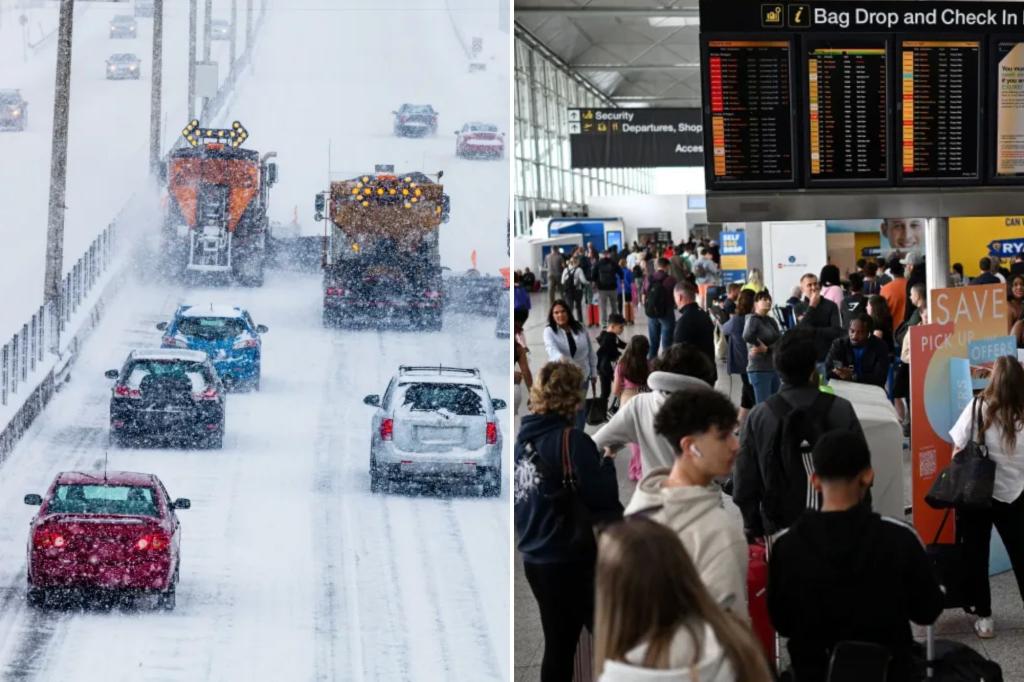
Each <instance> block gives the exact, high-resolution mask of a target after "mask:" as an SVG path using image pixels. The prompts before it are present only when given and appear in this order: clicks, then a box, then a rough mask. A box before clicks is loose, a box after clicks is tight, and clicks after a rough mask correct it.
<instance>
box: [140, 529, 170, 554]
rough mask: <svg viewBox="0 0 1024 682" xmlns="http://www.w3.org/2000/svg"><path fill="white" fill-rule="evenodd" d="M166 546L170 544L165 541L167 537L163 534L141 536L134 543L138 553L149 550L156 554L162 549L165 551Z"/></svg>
mask: <svg viewBox="0 0 1024 682" xmlns="http://www.w3.org/2000/svg"><path fill="white" fill-rule="evenodd" d="M168 544H170V543H169V542H168V541H167V536H166V535H164V534H163V533H150V534H148V535H143V536H142V537H141V538H139V539H138V540H136V541H135V549H137V550H139V551H140V552H145V551H150V550H151V551H154V552H158V551H160V550H162V549H167V545H168Z"/></svg>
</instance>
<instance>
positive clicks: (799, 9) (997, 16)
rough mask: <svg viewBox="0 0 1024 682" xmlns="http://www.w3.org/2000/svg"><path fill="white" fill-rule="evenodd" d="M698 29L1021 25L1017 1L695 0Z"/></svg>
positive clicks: (913, 29) (919, 29) (910, 29)
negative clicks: (698, 21)
mask: <svg viewBox="0 0 1024 682" xmlns="http://www.w3.org/2000/svg"><path fill="white" fill-rule="evenodd" d="M700 30H701V33H714V32H725V33H737V32H741V33H754V32H756V33H762V34H770V33H772V32H778V31H787V32H789V31H792V32H794V33H796V32H806V31H827V32H829V33H835V32H843V33H848V32H868V33H935V32H944V33H949V32H955V33H998V32H1014V31H1021V30H1024V3H1020V2H932V1H929V2H918V1H917V0H903V1H902V2H873V1H871V0H867V1H863V2H851V1H850V0H829V1H826V2H788V1H787V2H743V3H739V2H722V0H701V2H700Z"/></svg>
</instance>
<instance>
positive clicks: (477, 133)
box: [455, 123, 505, 159]
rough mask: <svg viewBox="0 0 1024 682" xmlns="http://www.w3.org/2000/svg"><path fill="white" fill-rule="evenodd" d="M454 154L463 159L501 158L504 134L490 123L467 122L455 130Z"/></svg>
mask: <svg viewBox="0 0 1024 682" xmlns="http://www.w3.org/2000/svg"><path fill="white" fill-rule="evenodd" d="M455 155H456V156H461V157H462V158H464V159H469V158H486V159H501V158H502V157H504V156H505V134H504V133H499V132H498V126H495V125H491V124H490V123H467V124H466V125H464V126H462V130H456V131H455Z"/></svg>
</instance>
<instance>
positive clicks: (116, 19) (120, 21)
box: [114, 14, 135, 24]
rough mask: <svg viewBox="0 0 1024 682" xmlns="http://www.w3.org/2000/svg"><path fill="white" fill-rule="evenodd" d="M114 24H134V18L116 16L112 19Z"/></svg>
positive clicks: (125, 15)
mask: <svg viewBox="0 0 1024 682" xmlns="http://www.w3.org/2000/svg"><path fill="white" fill-rule="evenodd" d="M114 23H115V24H134V23H135V17H130V16H128V15H127V14H118V15H117V16H116V17H114Z"/></svg>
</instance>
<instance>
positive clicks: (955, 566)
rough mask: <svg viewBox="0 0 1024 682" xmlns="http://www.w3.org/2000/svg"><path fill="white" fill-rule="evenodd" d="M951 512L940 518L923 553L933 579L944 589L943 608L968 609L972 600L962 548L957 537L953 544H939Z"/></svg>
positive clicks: (947, 511) (964, 554) (971, 605)
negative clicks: (932, 537) (928, 562)
mask: <svg viewBox="0 0 1024 682" xmlns="http://www.w3.org/2000/svg"><path fill="white" fill-rule="evenodd" d="M952 512H953V510H952V509H947V510H946V513H945V514H944V515H943V516H942V523H940V524H939V529H938V531H936V533H935V538H934V539H933V540H932V542H931V544H929V545H928V546H927V547H926V548H925V551H926V552H927V553H928V561H930V562H931V564H932V569H933V571H934V572H935V577H936V578H938V580H939V584H940V585H942V587H943V588H944V592H945V599H944V602H943V603H944V607H943V608H947V609H955V608H970V607H973V606H974V604H973V603H972V602H973V598H972V596H971V590H970V580H969V575H968V568H967V556H966V553H965V552H964V546H963V545H962V544H960V539H959V537H957V539H956V541H954V542H953V544H945V543H943V544H940V543H939V537H940V536H941V535H942V529H943V528H945V527H946V521H948V520H949V515H950V514H951V513H952Z"/></svg>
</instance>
